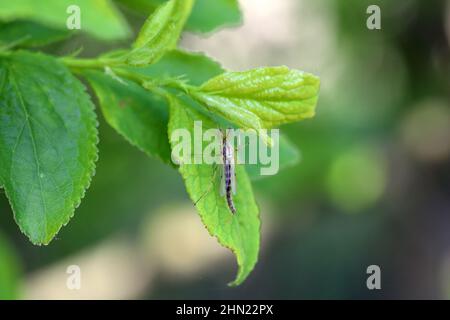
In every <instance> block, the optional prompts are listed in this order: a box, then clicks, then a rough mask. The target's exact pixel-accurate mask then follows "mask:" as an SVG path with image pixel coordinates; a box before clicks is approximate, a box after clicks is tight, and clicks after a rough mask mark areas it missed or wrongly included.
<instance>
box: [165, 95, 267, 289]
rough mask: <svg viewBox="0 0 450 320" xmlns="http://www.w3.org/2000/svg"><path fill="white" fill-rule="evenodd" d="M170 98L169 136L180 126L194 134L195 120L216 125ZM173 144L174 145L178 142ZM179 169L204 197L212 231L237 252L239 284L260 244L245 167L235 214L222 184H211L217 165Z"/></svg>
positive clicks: (239, 171)
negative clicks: (223, 193) (224, 194)
mask: <svg viewBox="0 0 450 320" xmlns="http://www.w3.org/2000/svg"><path fill="white" fill-rule="evenodd" d="M169 100H170V119H169V136H171V134H172V132H174V130H177V129H187V130H188V131H189V132H190V133H191V136H193V130H194V121H203V125H204V126H206V127H214V123H212V121H211V120H210V119H209V118H207V117H205V116H204V115H202V114H201V113H199V112H198V111H196V110H194V109H192V108H188V107H186V106H185V105H184V103H183V102H182V101H181V100H180V99H178V98H176V97H170V98H169ZM171 143H172V147H173V145H174V143H175V142H174V141H171ZM216 168H217V167H216ZM179 171H180V173H181V175H182V177H183V179H184V182H185V185H186V189H187V192H188V194H189V196H190V198H191V199H192V201H193V202H194V203H195V202H197V200H198V199H200V198H201V197H202V199H201V200H200V201H198V202H197V204H196V207H197V210H198V212H199V214H200V217H201V219H202V222H203V224H204V225H205V226H206V228H207V229H208V231H209V233H210V234H211V235H212V236H214V237H216V238H217V239H218V241H219V243H220V244H222V245H223V246H224V247H227V248H229V249H230V250H231V251H233V253H234V254H235V255H236V259H237V263H238V266H239V270H238V274H237V276H236V279H235V280H234V281H233V282H232V283H231V285H239V284H240V283H242V281H244V280H245V279H246V278H247V276H248V275H249V274H250V272H251V271H252V270H253V267H254V266H255V264H256V261H257V259H258V252H259V244H260V234H259V233H260V220H259V212H258V207H257V205H256V203H255V200H254V196H253V191H252V187H251V184H250V180H249V178H248V176H247V173H246V171H245V168H244V166H242V165H236V184H237V186H236V189H237V193H236V195H235V196H234V204H235V207H236V214H234V215H233V214H232V213H231V212H230V209H229V208H228V206H227V203H226V199H225V197H223V196H222V195H221V194H220V191H219V187H213V188H211V187H210V186H211V183H216V181H217V180H218V179H214V175H215V167H214V165H208V164H181V165H180V167H179Z"/></svg>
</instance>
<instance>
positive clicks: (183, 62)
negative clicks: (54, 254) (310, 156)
mask: <svg viewBox="0 0 450 320" xmlns="http://www.w3.org/2000/svg"><path fill="white" fill-rule="evenodd" d="M120 2H121V3H122V4H124V5H129V6H132V7H139V6H145V7H147V6H148V8H150V7H151V8H152V9H151V10H150V9H148V10H150V11H151V12H152V14H151V15H150V17H149V18H148V19H147V21H146V22H145V24H144V26H143V27H142V29H141V31H140V32H139V35H138V37H137V39H136V41H135V42H134V44H133V45H132V47H131V48H130V49H122V50H118V51H113V52H108V53H105V54H102V55H100V56H99V57H98V58H92V59H82V58H75V57H63V58H55V57H52V56H48V55H44V54H41V53H31V52H26V51H17V50H14V48H15V47H16V46H41V45H45V44H48V43H51V42H53V41H55V40H59V39H60V38H62V37H64V36H66V35H67V34H68V33H67V32H66V31H64V32H63V31H61V33H58V32H59V31H58V30H62V29H64V26H65V19H66V17H67V15H66V14H64V13H65V12H66V7H67V6H68V5H69V3H68V1H65V0H62V1H49V4H48V5H47V6H46V10H40V9H39V8H38V6H39V5H41V4H40V3H39V5H38V3H37V2H36V1H30V0H28V1H27V0H18V1H14V2H9V3H8V4H7V5H4V6H2V7H1V8H0V19H4V20H5V19H6V20H9V22H3V23H2V25H3V26H6V27H5V28H3V29H2V31H0V41H2V46H0V123H1V126H0V150H1V153H0V182H1V184H2V185H3V188H4V189H5V193H6V195H7V197H8V199H9V202H10V204H11V207H12V208H13V211H14V215H15V219H16V222H17V224H18V225H19V227H20V229H21V230H22V231H23V232H24V233H25V234H26V235H27V236H28V237H29V238H30V240H31V241H32V242H33V243H35V244H47V243H49V242H50V241H51V240H52V238H53V237H54V236H55V234H56V233H57V232H58V230H59V229H60V228H61V226H63V225H65V224H67V223H68V221H69V219H70V218H71V217H72V216H73V213H74V208H75V207H76V206H78V204H79V203H80V200H81V198H82V197H83V195H84V191H85V189H86V188H87V187H88V185H89V182H90V179H91V176H92V174H93V172H94V162H95V160H96V158H97V148H96V142H97V130H96V119H95V115H94V112H93V105H92V103H91V101H90V97H89V96H88V95H87V94H86V92H85V89H84V87H83V85H82V84H81V83H80V82H79V81H78V80H77V79H76V78H75V77H74V76H73V74H77V75H80V76H82V77H84V78H85V79H86V80H87V82H88V83H89V84H90V86H91V87H92V89H93V91H94V92H95V94H96V96H97V98H98V104H99V106H100V109H101V111H102V113H103V116H104V118H105V120H106V122H107V123H108V124H109V125H110V126H111V127H112V128H114V129H115V130H116V131H117V132H118V133H120V134H121V135H122V136H123V137H125V139H126V140H127V141H129V142H130V143H131V144H132V145H135V146H137V147H138V148H139V149H141V150H142V151H144V152H145V153H146V154H148V155H149V156H153V157H156V158H159V159H160V160H162V161H163V162H164V163H166V164H170V165H172V166H173V164H172V163H171V157H170V150H171V145H170V139H169V135H170V134H171V133H172V132H173V130H175V129H177V128H185V129H187V130H189V131H192V128H193V123H194V121H195V120H203V121H204V123H205V124H206V126H209V127H216V128H217V127H224V126H230V127H235V128H243V129H261V128H272V127H275V126H278V125H281V124H284V123H290V122H294V121H299V120H302V119H306V118H310V117H312V116H313V115H314V112H315V106H316V103H317V97H318V90H319V79H318V78H317V77H316V76H313V75H311V74H308V73H304V72H301V71H297V70H290V69H289V68H287V67H268V68H259V69H254V70H250V71H245V72H227V71H225V70H224V69H223V68H222V67H221V66H220V64H219V63H217V62H215V61H213V60H211V59H209V58H208V57H206V56H204V55H202V54H192V53H187V52H183V51H179V50H174V49H176V47H177V42H178V39H179V38H180V35H181V33H182V30H183V29H185V28H187V29H189V30H195V31H201V32H208V31H211V30H213V29H216V28H217V27H219V26H222V25H231V24H235V23H237V22H239V21H240V13H239V8H238V4H237V1H233V0H228V1H227V0H217V1H202V0H198V1H197V2H195V5H194V1H193V0H170V1H161V0H158V1H156V0H148V1H146V0H133V1H130V2H128V1H127V2H126V1H120ZM156 3H157V4H159V5H160V6H159V7H156V6H155V4H156ZM70 4H77V5H79V6H80V7H81V10H82V14H83V15H84V18H83V20H82V23H83V28H82V29H83V30H85V31H86V32H88V33H90V34H92V35H94V36H97V37H99V38H102V39H119V38H123V37H124V36H126V35H127V34H128V27H127V24H126V23H125V22H124V21H123V20H122V18H121V15H120V14H119V12H118V11H116V9H115V7H114V6H113V5H112V3H111V2H109V1H105V0H103V1H102V0H95V1H87V0H78V1H70ZM200 8H202V9H200ZM191 10H193V13H192V15H190V13H191ZM216 16H217V19H216ZM23 19H27V20H23ZM34 26H35V27H34ZM72 73H73V74H72ZM298 159H299V153H298V151H297V150H296V148H295V147H294V145H293V144H292V143H290V142H289V141H288V140H287V138H285V137H283V136H282V137H281V139H280V166H281V168H284V167H288V166H290V165H293V164H295V163H296V162H297V161H298ZM259 165H260V164H257V165H254V166H248V165H247V166H243V165H238V166H237V168H236V178H237V190H238V191H237V194H236V195H235V197H234V201H235V205H236V208H237V212H236V214H235V215H233V214H231V212H230V210H229V208H228V206H227V204H226V200H225V199H224V197H223V196H221V195H220V194H219V192H218V190H217V189H218V188H217V187H216V186H217V183H216V182H215V180H214V178H215V177H218V176H219V175H220V173H219V172H218V170H219V169H218V168H217V167H215V166H212V165H206V164H204V165H196V164H195V165H181V166H180V167H179V168H178V169H179V172H180V173H181V175H182V177H183V179H184V181H185V185H186V189H187V191H188V193H189V195H190V197H191V199H192V200H193V202H194V203H196V202H197V201H198V200H199V199H200V198H202V199H201V201H199V202H198V203H196V206H197V208H198V211H199V214H200V217H201V219H202V221H203V223H204V224H205V226H206V227H207V229H208V231H209V232H210V234H211V235H213V236H215V237H216V238H217V239H218V241H219V242H220V243H221V244H222V245H224V246H225V247H227V248H229V249H231V250H232V251H233V252H234V254H235V255H236V257H237V262H238V266H239V271H238V274H237V277H236V279H235V281H234V282H233V283H232V285H238V284H240V283H242V281H244V280H245V279H246V277H247V276H248V275H249V273H250V272H251V270H252V269H253V267H254V265H255V263H256V261H257V258H258V251H259V237H260V235H259V231H260V221H259V213H258V208H257V206H256V203H255V199H254V197H253V192H252V187H251V183H250V179H249V175H250V177H252V178H257V176H258V175H257V174H255V173H256V170H258V169H259Z"/></svg>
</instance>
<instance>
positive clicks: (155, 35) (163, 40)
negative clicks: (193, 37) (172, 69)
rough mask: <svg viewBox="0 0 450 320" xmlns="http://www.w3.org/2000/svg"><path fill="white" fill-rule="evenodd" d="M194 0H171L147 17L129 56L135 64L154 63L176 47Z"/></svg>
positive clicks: (130, 61)
mask: <svg viewBox="0 0 450 320" xmlns="http://www.w3.org/2000/svg"><path fill="white" fill-rule="evenodd" d="M192 6H193V0H170V1H168V2H167V3H165V4H163V5H161V6H160V7H158V9H157V10H156V11H155V12H154V13H153V14H152V15H151V16H150V17H149V18H148V19H147V21H146V22H145V24H144V26H143V27H142V29H141V31H140V32H139V35H138V37H137V39H136V41H135V43H134V45H133V50H132V51H131V52H130V55H129V56H128V59H127V61H128V63H129V64H131V65H135V66H142V65H146V64H152V63H154V62H156V61H158V60H159V59H160V58H161V57H162V56H163V55H164V54H165V53H166V52H167V51H169V50H172V49H174V48H175V47H176V45H177V43H178V39H179V38H180V35H181V32H182V31H183V27H184V24H185V23H186V20H187V18H188V17H189V14H190V13H191V10H192Z"/></svg>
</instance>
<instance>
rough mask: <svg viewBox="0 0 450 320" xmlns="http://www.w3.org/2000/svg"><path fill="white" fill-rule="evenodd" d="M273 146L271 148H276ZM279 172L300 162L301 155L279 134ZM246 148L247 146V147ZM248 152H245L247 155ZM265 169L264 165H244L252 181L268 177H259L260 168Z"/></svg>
mask: <svg viewBox="0 0 450 320" xmlns="http://www.w3.org/2000/svg"><path fill="white" fill-rule="evenodd" d="M276 147H277V146H273V147H272V148H276ZM278 147H279V165H280V166H279V170H283V169H285V168H289V167H292V166H294V165H296V164H297V163H299V162H300V159H301V155H300V151H299V150H298V148H297V147H296V146H295V145H294V144H293V143H292V142H291V141H290V140H289V138H288V137H287V136H285V135H283V134H280V142H279V146H278ZM247 148H248V146H247ZM248 152H249V151H246V154H248ZM262 167H266V165H264V164H261V163H257V164H246V165H245V169H246V170H247V173H248V175H249V177H250V179H252V180H259V179H264V178H267V177H270V176H264V175H261V168H262Z"/></svg>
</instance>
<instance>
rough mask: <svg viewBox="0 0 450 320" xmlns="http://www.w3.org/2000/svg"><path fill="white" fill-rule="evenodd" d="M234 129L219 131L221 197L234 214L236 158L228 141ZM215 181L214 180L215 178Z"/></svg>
mask: <svg viewBox="0 0 450 320" xmlns="http://www.w3.org/2000/svg"><path fill="white" fill-rule="evenodd" d="M231 130H232V129H227V130H224V129H219V131H218V132H219V133H220V135H221V139H220V141H221V144H222V145H221V148H220V151H221V154H220V162H219V163H220V164H221V165H222V173H221V182H220V195H221V196H224V197H225V198H226V201H227V206H228V208H229V209H230V211H231V213H232V214H235V213H236V206H235V205H234V201H233V195H235V194H236V172H235V164H236V161H235V157H234V146H233V144H232V143H231V142H230V141H229V140H228V133H229V132H230V131H231ZM216 170H217V167H216V168H215V169H214V177H215V176H216ZM213 180H214V178H213ZM209 191H210V189H208V190H207V191H206V192H205V193H204V194H203V195H202V196H201V197H200V198H199V199H198V200H197V201H196V202H195V203H194V205H197V203H199V202H200V200H202V199H203V197H204V196H206V195H207V194H208V192H209Z"/></svg>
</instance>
